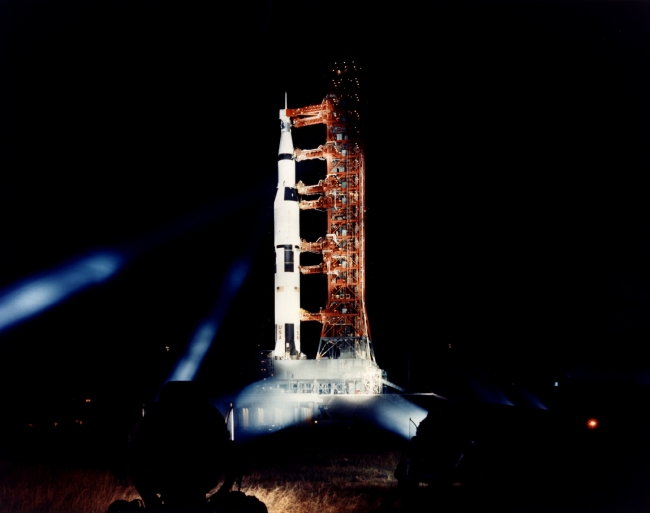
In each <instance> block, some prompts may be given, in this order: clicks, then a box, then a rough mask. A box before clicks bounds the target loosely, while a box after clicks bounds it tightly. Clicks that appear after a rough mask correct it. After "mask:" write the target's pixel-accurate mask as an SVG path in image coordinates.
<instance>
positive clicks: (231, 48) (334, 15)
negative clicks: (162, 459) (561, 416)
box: [0, 0, 650, 404]
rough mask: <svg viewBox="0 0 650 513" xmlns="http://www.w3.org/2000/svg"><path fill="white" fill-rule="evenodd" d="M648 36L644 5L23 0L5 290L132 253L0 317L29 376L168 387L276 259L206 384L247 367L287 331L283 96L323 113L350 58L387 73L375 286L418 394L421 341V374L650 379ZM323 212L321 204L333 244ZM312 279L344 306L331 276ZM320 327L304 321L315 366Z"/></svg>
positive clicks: (64, 388)
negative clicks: (60, 293) (280, 224)
mask: <svg viewBox="0 0 650 513" xmlns="http://www.w3.org/2000/svg"><path fill="white" fill-rule="evenodd" d="M370 5H372V7H369V6H370ZM649 28H650V6H649V5H648V4H645V3H642V2H559V1H558V2H550V1H549V2H400V3H398V4H395V5H392V6H391V8H390V9H385V8H382V7H380V6H379V5H378V4H377V5H375V4H370V3H367V2H346V3H345V4H338V3H327V2H322V1H314V2H288V1H277V2H270V1H269V2H266V1H256V2H252V1H251V2H242V3H241V4H240V3H234V4H233V5H228V6H225V4H223V3H219V2H192V1H186V0H184V1H183V2H165V1H162V2H161V1H149V2H146V1H129V2H126V1H125V2H116V1H111V2H108V1H100V2H92V3H88V2H82V1H79V2H74V1H71V0H65V1H63V2H55V3H52V2H44V1H43V2H18V1H14V2H11V1H10V2H3V3H2V5H1V6H0V119H1V120H2V121H0V165H1V170H2V171H1V172H0V287H1V288H2V289H7V288H8V287H10V286H12V285H13V284H16V283H18V282H20V281H21V280H24V279H29V278H30V277H32V276H34V275H36V274H38V273H40V272H43V271H46V270H48V269H53V268H55V267H56V266H58V265H60V264H63V263H65V262H68V261H70V260H71V259H74V258H76V257H78V256H81V255H84V254H87V253H88V252H90V251H94V250H97V249H106V248H109V249H118V250H119V251H125V252H127V254H128V255H130V260H129V261H128V263H127V264H126V265H125V266H124V268H123V269H122V270H121V271H120V272H119V273H118V274H116V275H115V277H114V278H113V279H111V280H109V281H108V282H106V283H104V284H100V285H97V286H94V287H91V288H89V289H87V290H85V291H84V292H82V293H80V294H78V295H76V296H74V297H73V298H71V299H69V300H68V301H66V302H65V303H63V304H61V305H59V306H56V307H54V308H52V309H50V310H49V311H47V312H46V313H44V314H42V315H39V316H38V317H36V318H33V319H31V320H29V321H27V322H25V323H23V324H21V325H20V326H17V327H14V328H11V329H8V330H6V331H4V332H2V333H0V366H1V369H2V372H1V373H0V375H1V377H0V384H1V386H2V388H3V390H5V391H7V392H6V393H7V395H8V396H11V397H12V398H18V399H19V400H20V401H23V400H29V401H36V402H37V403H38V402H42V403H46V402H47V401H50V400H55V398H58V397H63V396H84V395H89V396H90V395H92V396H97V397H111V398H118V399H116V400H120V401H124V402H128V403H129V404H138V403H141V402H142V401H145V400H151V397H152V394H155V391H156V390H157V389H158V387H159V386H160V385H161V383H162V382H163V381H164V379H165V377H166V376H167V375H168V374H169V372H170V370H171V368H172V367H173V365H174V362H175V360H176V358H178V357H179V356H180V355H181V354H182V353H183V350H184V348H185V345H186V344H187V342H188V341H189V340H190V339H191V337H192V334H193V332H194V330H195V329H196V327H197V326H198V325H199V323H200V322H201V321H202V320H203V319H204V318H205V317H206V316H208V315H209V314H210V312H211V310H212V308H213V305H214V303H215V301H216V300H217V297H218V295H219V290H220V287H221V284H222V282H223V280H224V278H225V274H227V272H228V269H229V267H230V266H231V265H232V264H233V262H236V261H240V260H241V259H244V260H246V259H250V271H249V273H248V275H247V277H246V279H245V281H244V283H243V285H242V287H241V289H240V290H239V292H238V294H237V295H236V296H235V297H234V298H233V300H232V303H231V306H230V309H229V311H228V314H227V316H226V319H225V321H224V323H223V324H222V326H221V328H220V330H219V332H218V334H217V337H216V339H215V340H214V343H213V345H212V349H211V351H210V353H209V355H208V357H207V359H206V361H205V364H204V366H203V368H202V370H201V373H200V375H199V379H200V380H201V381H203V382H205V383H207V384H208V385H209V386H210V387H211V390H213V391H215V392H218V391H220V390H226V389H228V388H232V387H235V386H236V385H238V384H239V383H241V382H242V381H245V379H247V376H248V375H247V371H246V369H247V367H248V365H249V362H251V361H254V359H255V354H256V350H257V349H258V348H262V349H271V348H272V347H273V343H274V341H273V325H274V322H273V292H272V290H273V264H272V259H273V249H272V247H273V240H272V239H273V236H272V230H273V225H272V221H273V210H272V208H273V207H272V204H273V197H274V194H275V184H276V179H277V165H276V160H277V145H278V141H279V130H278V109H280V108H281V107H282V106H283V101H284V91H285V90H286V91H287V92H288V98H289V107H299V106H302V105H306V104H311V103H317V102H319V101H320V100H321V99H322V98H323V97H324V95H325V93H326V92H327V88H328V85H329V79H330V76H329V73H330V70H331V64H332V63H333V62H334V61H337V60H345V59H349V60H354V61H355V62H356V63H359V64H360V65H361V66H362V68H363V75H362V77H361V83H362V85H361V93H362V98H363V102H364V104H363V109H364V111H363V120H364V122H365V126H364V134H365V139H364V140H365V145H366V158H367V167H366V172H367V187H368V194H367V198H368V199H367V201H368V213H367V236H368V240H367V257H368V260H367V273H368V284H367V294H368V296H367V303H368V314H369V319H370V326H371V332H372V336H373V342H374V345H375V353H376V356H377V361H378V363H379V365H380V366H381V367H382V368H385V369H386V370H387V371H388V374H389V379H391V380H392V381H395V382H397V383H400V384H402V385H406V382H407V379H408V370H407V369H408V365H407V361H408V354H409V352H410V354H411V356H412V364H411V372H410V375H411V382H412V387H413V388H414V389H418V390H431V389H433V388H435V387H436V386H439V379H438V380H437V378H436V375H438V376H440V375H443V374H444V373H442V369H446V370H447V371H448V370H449V368H450V363H449V362H453V365H452V367H453V366H459V367H462V366H463V365H467V366H474V365H479V364H480V366H481V367H482V368H484V369H487V372H489V373H494V374H508V375H512V376H514V378H513V379H522V378H524V377H534V378H535V379H536V380H539V381H544V380H548V381H549V382H550V380H552V379H555V376H558V375H560V376H561V375H563V373H566V372H567V370H568V369H571V368H574V367H576V366H587V367H591V368H600V367H603V366H608V367H611V368H616V369H622V370H623V371H627V370H630V371H631V370H640V371H644V370H646V369H647V370H648V371H650V366H649V365H648V364H647V363H646V361H645V360H644V359H643V353H644V349H645V347H646V345H647V341H648V340H649V337H650V322H649V321H648V319H649V317H648V313H650V275H649V273H648V269H649V265H650V247H649V241H650V233H649V228H650V225H649V223H650V218H649V207H650V202H649V200H648V193H649V185H650V184H649V178H648V173H647V169H648V165H649V164H650V162H649V159H650V156H649V151H648V142H647V141H648V140H650V139H649V136H650V100H649V99H648V91H649V90H650V30H649ZM293 135H294V142H295V143H296V146H298V147H303V148H308V147H314V146H316V145H317V144H319V143H320V142H322V141H323V140H324V130H323V129H322V128H316V129H313V130H306V131H305V132H302V131H300V130H294V133H293ZM301 173H303V174H301ZM317 176H318V173H317V172H314V171H313V169H312V170H311V171H310V168H309V167H308V166H307V165H303V164H299V165H298V178H299V179H303V180H304V181H305V182H308V183H313V182H314V181H316V177H317ZM237 205H239V206H237ZM181 221H183V222H182V223H181V224H180V225H179V224H178V223H179V222H181ZM319 223H320V224H319ZM178 226H180V228H178ZM324 228H325V220H324V215H323V216H322V217H319V216H318V214H317V213H313V212H309V213H307V214H305V215H304V216H303V226H302V231H303V234H302V235H303V237H305V238H306V239H308V240H315V239H316V238H317V237H318V236H319V235H322V234H324ZM302 283H303V285H302V288H303V290H306V291H307V292H305V297H304V301H303V303H304V306H305V307H306V308H308V309H310V310H317V309H318V307H319V306H325V284H324V282H323V280H322V279H321V278H320V277H312V276H309V277H303V282H302ZM0 290H1V289H0ZM319 331H320V327H319V326H318V325H313V326H304V327H303V348H304V350H305V351H306V352H307V354H308V356H309V357H310V358H313V357H314V356H315V351H316V347H317V344H318V335H319ZM309 335H311V336H312V337H313V338H312V339H311V340H310V339H308V336H309ZM450 344H451V349H450V348H449V346H450ZM166 347H169V351H167V350H166ZM409 348H410V349H409ZM438 371H440V372H439V373H438V374H436V373H437V372H438ZM9 391H11V392H9Z"/></svg>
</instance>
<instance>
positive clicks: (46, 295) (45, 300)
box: [0, 251, 125, 332]
mask: <svg viewBox="0 0 650 513" xmlns="http://www.w3.org/2000/svg"><path fill="white" fill-rule="evenodd" d="M124 260H125V259H124V257H123V255H121V254H120V253H118V252H115V251H98V252H96V253H91V254H90V255H87V256H84V257H81V258H79V259H76V260H73V261H71V262H68V263H66V264H64V265H62V266H60V267H57V268H55V269H52V270H50V271H47V272H45V273H41V274H39V275H36V276H34V277H32V278H29V279H27V280H24V281H23V282H22V283H19V284H18V285H15V286H13V287H11V288H9V289H7V290H5V291H3V292H1V293H0V332H2V331H4V330H6V329H7V328H10V327H12V326H14V325H16V324H19V323H20V322H22V321H25V320H27V319H29V318H30V317H33V316H34V315H37V314H39V313H41V312H43V311H45V310H47V309H49V308H51V307H53V306H55V305H57V304H58V303H60V302H62V301H63V300H65V299H67V298H68V297H69V296H72V295H73V294H76V293H77V292H81V291H82V290H84V289H86V288H87V287H90V286H91V285H96V284H98V283H101V282H103V281H106V280H107V279H109V278H110V277H112V276H113V275H114V274H115V273H116V272H117V271H118V270H119V269H120V268H121V267H122V266H123V265H124Z"/></svg>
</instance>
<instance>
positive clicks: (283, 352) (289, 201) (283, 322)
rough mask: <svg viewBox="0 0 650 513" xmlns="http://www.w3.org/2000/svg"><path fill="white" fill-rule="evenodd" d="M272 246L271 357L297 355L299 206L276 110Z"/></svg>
mask: <svg viewBox="0 0 650 513" xmlns="http://www.w3.org/2000/svg"><path fill="white" fill-rule="evenodd" d="M273 227H274V230H273V233H274V238H273V244H274V246H275V350H274V351H273V356H274V358H275V359H280V358H281V359H289V358H291V359H297V358H300V357H301V356H302V358H305V356H304V355H302V354H301V352H300V269H299V267H298V266H299V258H300V207H299V205H298V192H297V190H296V161H295V160H294V158H293V140H292V138H291V119H290V118H289V117H288V116H287V104H286V96H285V105H284V109H281V110H280V149H279V150H278V190H277V193H276V195H275V202H274V203H273Z"/></svg>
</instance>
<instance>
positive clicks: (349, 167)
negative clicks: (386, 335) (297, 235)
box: [287, 62, 375, 362]
mask: <svg viewBox="0 0 650 513" xmlns="http://www.w3.org/2000/svg"><path fill="white" fill-rule="evenodd" d="M332 71H333V72H334V79H333V84H332V85H333V88H332V89H333V90H332V92H330V93H329V94H328V95H327V96H326V97H325V99H324V100H323V101H322V103H320V104H319V105H310V106H307V107H302V108H297V109H287V116H289V117H290V118H291V121H292V125H293V127H295V128H300V127H304V126H309V125H314V124H319V123H322V124H324V125H325V127H326V140H325V143H324V144H322V145H321V146H319V147H318V148H316V149H312V150H301V149H296V150H295V151H294V158H295V160H296V161H297V162H299V161H301V160H306V159H321V160H324V161H326V163H327V171H326V176H325V178H324V179H322V180H320V181H319V182H318V184H316V185H305V184H303V183H302V182H298V184H297V189H298V193H299V194H300V195H301V197H302V198H301V200H300V209H301V210H307V209H319V210H324V211H325V212H326V215H327V232H326V234H325V236H324V237H321V238H319V239H318V240H317V241H314V242H306V241H304V240H303V241H302V244H301V251H302V252H311V253H319V254H321V255H322V257H323V261H322V262H321V263H320V264H318V265H311V266H301V267H300V271H301V272H302V273H303V274H314V273H324V274H325V275H326V276H327V305H326V306H325V308H324V309H321V310H320V311H319V312H318V313H310V312H306V311H304V310H302V311H301V320H303V321H318V322H321V323H322V325H323V329H322V331H321V338H320V343H319V347H318V352H317V355H316V358H317V359H320V358H324V357H329V358H339V357H343V358H361V359H369V360H371V361H373V362H375V356H374V351H373V347H372V343H371V338H370V328H369V326H368V316H367V313H366V300H365V292H366V290H365V279H366V276H365V212H366V207H365V161H364V152H363V146H362V141H361V138H360V135H359V124H360V119H359V111H358V109H357V108H356V107H357V106H358V100H359V97H358V92H359V80H358V71H359V70H358V69H357V66H356V65H355V64H354V63H353V62H350V64H347V63H346V62H343V63H340V64H339V63H335V68H334V69H333V70H332ZM305 197H308V198H305Z"/></svg>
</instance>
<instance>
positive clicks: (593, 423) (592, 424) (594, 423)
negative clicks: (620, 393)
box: [587, 419, 598, 429]
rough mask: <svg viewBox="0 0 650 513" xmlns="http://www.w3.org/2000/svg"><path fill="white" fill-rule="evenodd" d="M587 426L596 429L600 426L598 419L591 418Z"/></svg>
mask: <svg viewBox="0 0 650 513" xmlns="http://www.w3.org/2000/svg"><path fill="white" fill-rule="evenodd" d="M587 427H588V428H589V429H596V428H597V427H598V421H597V420H596V419H589V420H588V421H587Z"/></svg>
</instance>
